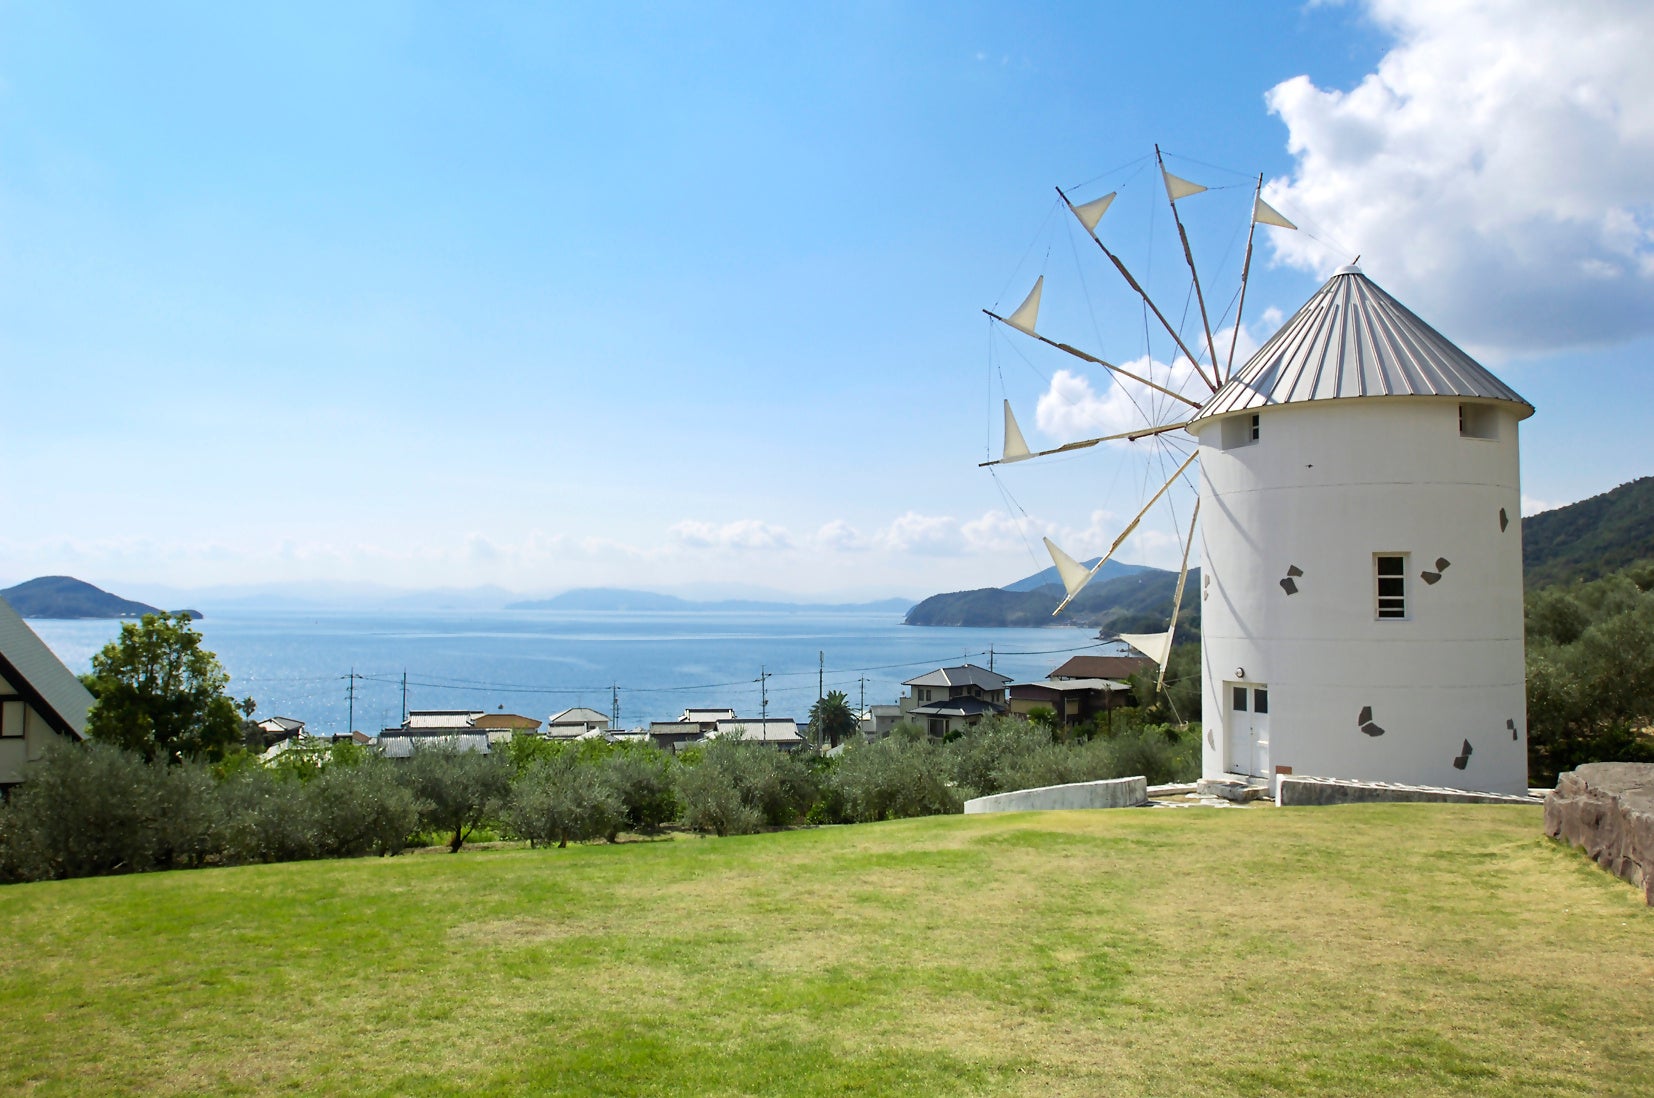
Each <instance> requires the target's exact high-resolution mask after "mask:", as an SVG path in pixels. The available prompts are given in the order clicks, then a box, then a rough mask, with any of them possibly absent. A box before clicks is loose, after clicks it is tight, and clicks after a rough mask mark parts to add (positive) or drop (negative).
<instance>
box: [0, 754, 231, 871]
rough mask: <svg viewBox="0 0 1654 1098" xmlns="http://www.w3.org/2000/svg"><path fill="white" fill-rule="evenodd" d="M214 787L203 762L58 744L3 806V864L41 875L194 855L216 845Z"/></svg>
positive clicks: (149, 864) (173, 861) (159, 864)
mask: <svg viewBox="0 0 1654 1098" xmlns="http://www.w3.org/2000/svg"><path fill="white" fill-rule="evenodd" d="M211 794H212V778H211V776H210V775H209V774H208V773H207V772H206V770H205V769H204V768H203V767H200V766H197V765H193V764H180V765H178V766H167V765H166V764H165V763H164V762H162V763H159V764H156V765H150V764H148V763H145V762H144V760H143V758H142V757H141V756H140V755H138V754H136V753H134V752H130V751H125V750H122V749H121V748H118V747H115V746H112V745H109V744H99V743H86V744H70V743H56V744H53V745H51V746H50V747H49V748H48V749H47V751H46V754H45V756H44V757H43V758H42V759H41V760H40V761H39V762H37V763H34V764H33V765H31V767H30V768H29V774H28V781H27V782H26V783H25V784H24V785H23V787H22V788H20V789H19V790H17V792H16V793H14V794H13V795H12V798H11V802H10V803H9V804H8V805H7V806H6V807H5V809H4V810H3V812H0V873H3V874H4V876H5V877H6V878H7V879H10V880H27V881H38V880H48V879H53V878H62V877H86V876H93V875H97V874H105V873H136V872H142V871H144V870H148V869H156V868H165V867H167V866H171V865H189V864H197V863H199V862H200V860H201V859H203V858H204V857H205V856H206V855H207V853H208V852H209V851H210V849H211V848H212V845H213V837H212V836H213V831H214V824H215V819H214V813H213V805H212V795H211Z"/></svg>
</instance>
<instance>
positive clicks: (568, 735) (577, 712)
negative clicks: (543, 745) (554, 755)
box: [546, 705, 609, 740]
mask: <svg viewBox="0 0 1654 1098" xmlns="http://www.w3.org/2000/svg"><path fill="white" fill-rule="evenodd" d="M608 730H609V718H608V717H606V716H604V715H603V714H602V713H599V712H598V711H597V710H595V709H588V708H587V707H586V706H583V705H577V706H575V707H574V708H573V709H565V710H563V711H562V712H561V713H553V714H552V715H551V716H549V717H547V718H546V738H547V739H552V740H578V739H583V738H585V737H587V736H591V735H602V734H603V733H605V732H607V731H608Z"/></svg>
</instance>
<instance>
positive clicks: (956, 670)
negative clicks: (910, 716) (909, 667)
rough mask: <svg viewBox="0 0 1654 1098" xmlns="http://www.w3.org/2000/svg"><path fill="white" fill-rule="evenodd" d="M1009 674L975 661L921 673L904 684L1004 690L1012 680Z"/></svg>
mask: <svg viewBox="0 0 1654 1098" xmlns="http://www.w3.org/2000/svg"><path fill="white" fill-rule="evenodd" d="M1010 681H1011V679H1010V677H1009V676H1008V675H1001V674H999V673H997V672H994V671H989V670H988V669H987V668H986V667H978V666H976V664H974V663H967V664H964V665H963V666H960V667H939V668H937V669H936V670H935V671H932V672H930V673H929V674H927V675H920V676H919V677H918V678H916V679H908V680H907V681H906V682H904V683H902V685H903V686H978V687H981V688H982V689H984V690H1003V689H1004V688H1005V684H1006V683H1008V682H1010Z"/></svg>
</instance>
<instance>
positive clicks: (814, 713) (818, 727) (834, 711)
mask: <svg viewBox="0 0 1654 1098" xmlns="http://www.w3.org/2000/svg"><path fill="white" fill-rule="evenodd" d="M858 731H860V724H859V722H858V721H857V720H856V715H855V714H854V713H852V712H851V711H850V699H849V696H848V695H846V694H845V693H844V691H842V690H829V691H828V692H827V696H826V697H824V698H821V699H819V700H818V701H817V702H816V703H815V704H814V705H812V706H811V707H810V739H811V741H813V742H814V743H815V745H816V746H817V747H823V746H825V747H837V746H838V745H839V744H840V743H842V742H844V741H845V740H848V739H849V738H850V737H852V736H854V735H855V734H856V733H857V732H858Z"/></svg>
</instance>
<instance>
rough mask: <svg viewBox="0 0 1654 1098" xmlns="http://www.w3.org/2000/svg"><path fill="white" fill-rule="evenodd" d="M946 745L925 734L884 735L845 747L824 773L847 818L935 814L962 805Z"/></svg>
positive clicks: (856, 820) (857, 820)
mask: <svg viewBox="0 0 1654 1098" xmlns="http://www.w3.org/2000/svg"><path fill="white" fill-rule="evenodd" d="M949 771H950V767H949V760H948V757H947V750H946V748H944V747H943V746H942V745H941V744H939V743H937V742H936V741H935V740H932V739H931V738H930V737H929V736H919V737H913V736H889V737H886V738H885V739H882V740H879V741H878V742H876V743H867V744H857V745H854V746H852V747H851V748H850V749H849V750H848V751H846V752H845V753H844V755H843V757H842V758H840V759H839V761H838V764H837V765H836V766H835V767H833V769H832V771H831V772H830V774H829V775H828V781H827V786H828V789H829V790H831V791H832V793H833V794H836V799H837V805H838V814H839V816H840V818H842V819H843V820H845V821H847V822H853V823H865V822H870V821H873V820H894V819H900V818H903V817H907V816H938V815H942V814H945V813H949V812H959V811H961V810H962V809H963V806H964V805H963V801H962V800H961V799H960V797H959V794H958V792H957V791H956V790H955V789H954V788H953V785H952V783H951V782H950V781H949V776H950V774H949Z"/></svg>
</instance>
